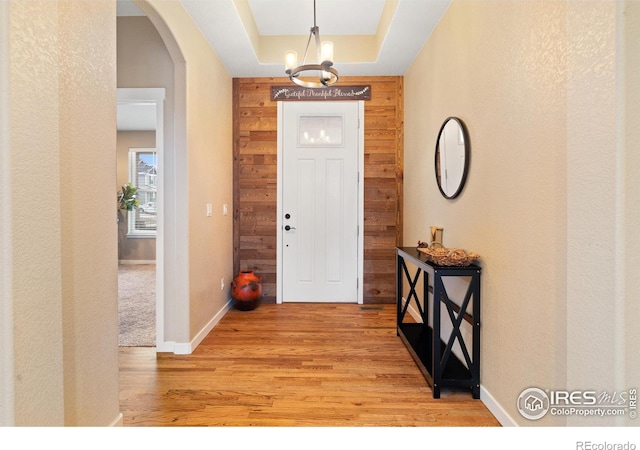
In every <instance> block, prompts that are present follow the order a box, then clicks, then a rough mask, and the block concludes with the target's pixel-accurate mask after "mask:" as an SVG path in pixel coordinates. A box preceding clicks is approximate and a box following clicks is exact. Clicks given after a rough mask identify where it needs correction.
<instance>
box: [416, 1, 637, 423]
mask: <svg viewBox="0 0 640 450" xmlns="http://www.w3.org/2000/svg"><path fill="white" fill-rule="evenodd" d="M631 3H633V2H614V1H603V2H577V1H568V2H561V1H558V2H547V1H529V2H516V1H502V2H495V1H456V0H454V1H453V2H452V4H451V5H450V7H449V9H448V10H447V12H446V13H445V15H444V17H443V18H442V20H441V21H440V23H439V24H438V26H437V27H436V29H435V30H434V32H433V34H432V35H431V36H430V38H429V40H428V42H427V43H426V44H425V46H424V48H423V49H422V51H421V53H420V55H419V56H418V58H417V59H416V61H415V62H414V64H413V65H412V67H411V68H410V70H409V71H408V72H407V74H406V76H405V161H404V166H405V205H404V211H405V217H404V224H405V228H404V239H405V244H406V245H415V242H417V241H418V240H423V241H427V240H428V239H429V226H432V225H438V226H442V227H443V228H444V234H443V236H444V244H445V245H446V246H449V247H463V248H467V249H468V250H471V251H474V252H477V253H479V254H480V255H481V265H482V266H483V281H482V296H483V298H482V301H483V305H482V359H481V361H482V372H481V383H482V386H483V393H484V398H485V399H486V401H487V402H493V405H494V407H495V408H496V410H497V411H498V410H499V413H500V414H501V417H502V418H503V419H504V421H505V422H508V423H514V422H515V423H518V424H520V425H562V424H569V425H577V424H587V425H589V424H590V425H609V424H611V425H613V424H620V423H622V422H623V421H620V420H614V419H611V418H605V419H595V418H589V419H579V418H576V417H569V418H560V417H551V416H549V415H548V416H547V417H545V418H544V419H542V420H540V421H537V422H531V421H527V420H526V419H524V418H523V417H521V416H520V415H519V413H518V412H517V409H516V406H515V405H516V400H517V397H518V395H519V394H520V392H521V391H522V390H524V389H525V388H528V387H532V386H533V387H540V388H542V389H594V390H598V391H600V390H607V391H610V392H612V391H616V390H617V391H621V390H625V389H629V388H631V387H634V384H633V383H634V382H635V383H636V385H637V384H638V379H637V376H636V375H633V374H637V373H638V372H633V371H632V370H637V368H638V358H637V357H635V359H631V358H629V357H628V355H629V354H630V352H629V350H628V345H630V342H635V343H636V345H637V336H638V334H637V331H635V330H634V329H631V328H630V327H629V326H628V325H627V328H626V329H625V328H624V325H625V320H626V321H627V324H628V322H629V319H628V315H627V312H631V309H632V308H635V309H634V311H635V312H636V317H637V306H634V305H631V302H630V300H629V299H627V298H626V297H625V296H627V295H629V292H630V291H629V284H628V283H626V284H625V280H626V278H625V272H626V271H628V267H627V264H629V262H630V261H631V260H632V259H633V258H635V257H634V256H633V255H635V254H637V250H638V243H637V238H635V237H633V236H632V235H631V234H630V232H629V231H625V226H627V227H628V226H629V224H630V222H633V223H635V224H636V226H637V218H638V214H637V213H638V209H639V208H640V206H639V204H638V202H637V201H631V199H630V198H627V197H624V196H620V193H621V192H624V181H625V179H626V178H625V177H628V175H626V174H627V172H626V171H627V170H630V169H631V165H634V167H636V168H637V167H638V161H637V158H636V157H635V156H632V155H631V152H630V151H629V148H628V147H625V142H624V140H623V139H622V133H621V131H624V129H625V126H629V125H632V124H631V123H627V122H628V120H629V117H627V118H626V119H625V116H624V114H623V112H624V103H623V102H622V100H623V98H624V96H625V95H626V91H625V90H624V87H623V86H622V87H621V85H620V80H621V78H624V77H623V74H624V73H625V70H624V67H623V66H617V65H616V61H617V58H621V57H622V55H623V54H624V53H623V47H622V46H621V45H620V41H621V37H622V38H624V36H625V31H621V22H624V20H626V21H631V22H629V23H628V24H627V25H628V26H627V28H626V29H627V31H626V33H632V35H631V36H629V37H630V41H632V42H635V41H634V39H633V38H635V37H637V31H631V30H635V29H638V28H639V27H638V22H637V14H636V15H635V16H634V17H635V19H632V18H629V16H628V15H625V14H623V13H624V10H625V8H630V7H631ZM633 7H634V8H635V7H636V6H635V5H634V6H633ZM636 59H637V58H636ZM635 73H636V79H637V68H636V72H635ZM636 89H637V88H636ZM636 98H637V92H636ZM448 116H457V117H459V118H461V119H462V120H463V121H464V122H465V124H466V125H467V127H468V129H469V135H470V141H471V165H470V171H469V177H468V179H467V185H466V188H465V189H464V190H463V192H462V194H461V196H460V197H459V198H457V199H455V200H446V199H444V198H443V197H442V196H441V195H440V193H439V191H438V188H437V185H436V182H435V176H434V169H433V157H434V150H435V143H436V138H437V133H438V130H439V128H440V126H441V124H442V122H443V121H444V119H445V118H446V117H448ZM635 118H636V119H637V112H636V115H635ZM634 127H636V126H634ZM628 145H629V144H627V146H628ZM633 198H634V199H636V200H637V192H636V194H635V196H634V197H633ZM625 215H627V216H626V219H625ZM634 278H637V277H634ZM633 285H634V286H637V281H635V284H633ZM631 339H635V341H630V340H631ZM625 352H626V354H625ZM500 408H502V410H500ZM629 423H630V422H629Z"/></svg>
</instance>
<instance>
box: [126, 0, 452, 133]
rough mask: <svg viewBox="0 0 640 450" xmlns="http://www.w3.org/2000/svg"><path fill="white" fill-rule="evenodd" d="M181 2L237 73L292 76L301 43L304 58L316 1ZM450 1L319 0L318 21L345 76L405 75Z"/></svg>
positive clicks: (129, 8) (131, 11) (129, 7)
mask: <svg viewBox="0 0 640 450" xmlns="http://www.w3.org/2000/svg"><path fill="white" fill-rule="evenodd" d="M176 1H180V2H181V3H182V4H183V6H184V7H185V9H186V10H187V12H188V13H189V14H190V15H191V17H192V18H193V20H194V22H195V23H196V25H197V26H198V27H199V28H200V30H201V31H202V34H203V35H204V37H205V38H206V39H207V41H208V42H209V44H210V45H211V47H212V48H213V50H214V51H215V53H216V54H217V55H218V57H219V58H220V60H221V61H222V63H223V64H224V66H225V67H226V69H227V71H228V72H229V74H230V75H231V76H232V77H234V78H243V77H281V76H285V73H284V53H285V52H286V51H287V50H295V51H296V52H297V53H298V63H299V64H301V63H302V57H303V54H304V50H305V47H306V44H307V40H308V39H309V29H310V28H311V27H312V26H313V24H314V11H313V4H314V1H313V0H176ZM449 3H450V0H317V1H316V25H317V26H318V27H319V29H320V37H321V39H322V40H331V41H333V43H334V67H335V68H336V69H337V70H338V72H339V74H340V75H341V76H343V75H344V76H385V75H404V73H405V72H406V70H407V69H408V68H409V67H410V66H411V63H412V62H413V60H414V58H415V57H416V55H417V54H418V52H419V51H420V49H421V48H422V46H423V45H424V43H425V41H426V40H427V38H428V37H429V35H430V34H431V32H432V31H433V28H434V27H435V25H436V24H437V23H438V21H439V20H440V18H441V17H442V15H443V14H444V12H445V11H446V9H447V7H448V6H449ZM118 15H119V16H130V15H143V13H142V12H141V11H140V9H138V8H137V7H136V6H135V5H134V4H133V2H132V0H118ZM309 51H310V55H309V57H308V58H307V62H315V58H314V57H313V56H312V55H315V46H314V45H313V43H312V44H311V46H310V48H309ZM124 114H125V113H124V111H123V113H122V115H123V116H124ZM118 115H119V117H120V111H119V114H118ZM133 117H136V114H133ZM123 126H124V124H123ZM131 126H132V125H129V127H131ZM119 129H120V128H119Z"/></svg>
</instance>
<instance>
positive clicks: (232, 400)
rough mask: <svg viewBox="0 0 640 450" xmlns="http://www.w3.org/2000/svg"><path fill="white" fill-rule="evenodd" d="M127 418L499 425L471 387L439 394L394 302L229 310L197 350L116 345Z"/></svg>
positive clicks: (137, 421) (147, 421)
mask: <svg viewBox="0 0 640 450" xmlns="http://www.w3.org/2000/svg"><path fill="white" fill-rule="evenodd" d="M120 405H121V407H120V409H121V411H122V413H123V414H124V425H125V426H171V425H178V426H194V425H211V426H250V425H251V426H499V423H498V422H497V420H496V419H495V418H494V417H493V416H492V415H491V413H490V412H489V411H488V410H487V408H486V407H485V406H484V404H483V403H482V402H481V401H480V400H474V399H472V398H471V394H470V393H469V392H467V391H445V392H444V393H443V394H442V398H440V399H433V398H432V393H431V389H430V388H429V386H428V385H427V383H426V381H425V380H424V378H423V376H422V374H421V373H420V370H419V369H418V368H417V366H416V365H415V363H414V362H413V359H412V358H411V356H410V355H409V353H408V351H407V350H406V348H405V347H404V345H403V344H402V342H401V341H400V338H399V337H397V336H396V330H395V305H363V306H362V305H337V304H285V305H273V304H265V305H260V306H259V307H258V308H257V309H255V310H253V311H238V310H235V309H234V310H231V311H229V313H227V315H226V316H225V317H224V318H223V319H222V320H221V321H220V323H219V324H218V325H217V326H216V327H215V328H214V330H213V331H212V332H211V333H210V334H209V335H208V336H207V337H206V338H205V339H204V341H203V342H202V343H201V344H200V345H199V346H198V348H196V350H195V351H194V352H193V354H191V355H183V356H178V355H173V354H167V353H161V354H158V355H156V354H155V351H154V349H153V348H121V349H120Z"/></svg>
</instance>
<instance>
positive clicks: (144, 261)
mask: <svg viewBox="0 0 640 450" xmlns="http://www.w3.org/2000/svg"><path fill="white" fill-rule="evenodd" d="M155 263H156V260H155V259H120V260H118V264H155Z"/></svg>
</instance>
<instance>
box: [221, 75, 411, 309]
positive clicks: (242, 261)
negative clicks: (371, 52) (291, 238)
mask: <svg viewBox="0 0 640 450" xmlns="http://www.w3.org/2000/svg"><path fill="white" fill-rule="evenodd" d="M289 83H290V81H289V80H288V79H287V78H236V79H234V80H233V96H234V101H233V134H234V149H233V152H234V169H233V170H234V176H233V179H234V199H233V200H234V201H233V211H234V273H238V271H240V270H254V271H255V272H256V273H257V274H258V275H260V276H261V277H262V279H263V294H264V297H263V302H264V303H274V302H275V299H276V231H277V230H276V223H277V217H276V207H277V198H276V187H277V102H272V101H271V99H270V88H271V86H272V85H283V84H284V85H287V84H289ZM340 84H343V85H370V86H371V100H368V101H365V127H364V135H365V137H364V141H365V143H364V152H365V156H364V158H365V160H364V165H365V169H364V172H365V173H364V302H365V303H395V247H396V246H398V245H401V244H402V187H403V186H402V179H403V166H402V160H403V139H404V136H403V123H404V110H403V79H402V77H342V78H341V79H340Z"/></svg>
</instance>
